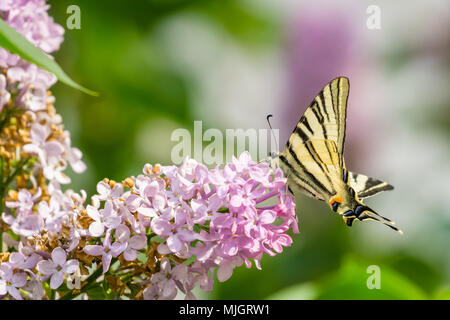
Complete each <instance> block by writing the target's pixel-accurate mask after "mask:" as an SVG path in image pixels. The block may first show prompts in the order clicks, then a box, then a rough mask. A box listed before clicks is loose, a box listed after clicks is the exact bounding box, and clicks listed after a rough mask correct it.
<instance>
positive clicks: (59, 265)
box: [37, 247, 78, 289]
mask: <svg viewBox="0 0 450 320" xmlns="http://www.w3.org/2000/svg"><path fill="white" fill-rule="evenodd" d="M66 259H67V258H66V251H65V250H64V249H62V248H59V247H58V248H55V249H53V251H52V258H51V259H50V260H43V261H40V262H39V263H38V264H37V269H38V270H39V272H40V273H42V274H43V275H44V276H45V278H48V277H51V278H50V288H52V289H57V288H59V286H61V284H62V283H63V281H64V275H65V274H72V273H74V272H75V271H77V269H78V261H77V260H75V259H72V260H69V261H67V260H66Z"/></svg>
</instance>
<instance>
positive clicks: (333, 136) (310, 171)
mask: <svg viewBox="0 0 450 320" xmlns="http://www.w3.org/2000/svg"><path fill="white" fill-rule="evenodd" d="M348 93H349V80H348V78H346V77H338V78H336V79H334V80H332V81H331V82H330V83H328V84H327V85H326V86H325V87H324V88H323V89H322V91H320V92H319V94H318V95H317V96H316V97H315V98H314V100H313V101H312V103H311V104H310V106H309V107H308V109H306V111H305V113H304V115H303V116H302V117H301V118H300V121H299V122H298V123H297V125H296V127H295V129H294V131H293V132H292V134H291V135H290V137H289V139H288V141H287V143H286V146H285V148H284V150H283V151H282V152H280V153H278V154H272V160H271V162H272V166H275V167H280V168H281V169H282V170H283V172H284V174H285V176H286V177H287V178H288V183H287V185H288V188H289V190H290V191H291V193H293V191H292V189H296V190H298V191H300V192H302V193H304V194H306V195H307V196H309V197H312V198H314V199H317V200H320V201H325V202H327V203H328V205H329V206H330V208H331V210H333V211H334V212H336V213H338V214H339V215H340V216H341V217H342V218H343V219H344V221H345V223H346V224H347V225H348V226H352V224H353V222H354V221H355V220H359V221H365V220H373V221H377V222H380V223H382V224H384V225H386V226H388V227H390V228H391V229H394V230H395V231H397V232H399V233H402V231H401V230H400V229H399V228H397V227H396V226H395V223H394V222H393V221H392V220H390V219H388V218H386V217H383V216H381V215H379V214H378V213H376V212H375V211H374V210H372V209H371V208H369V207H368V206H366V205H365V204H364V203H363V202H362V200H363V199H365V198H367V197H371V196H373V195H375V194H377V193H379V192H382V191H387V190H392V189H394V188H393V186H391V185H390V184H388V183H386V182H383V181H381V180H378V179H374V178H370V177H367V176H365V175H363V174H359V173H354V172H351V171H348V170H347V168H346V166H345V162H344V156H343V153H344V141H345V126H346V124H345V122H346V117H347V99H348Z"/></svg>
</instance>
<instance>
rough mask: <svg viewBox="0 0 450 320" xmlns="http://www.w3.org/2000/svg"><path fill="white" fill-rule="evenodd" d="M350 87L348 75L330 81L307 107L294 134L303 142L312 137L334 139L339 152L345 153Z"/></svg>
mask: <svg viewBox="0 0 450 320" xmlns="http://www.w3.org/2000/svg"><path fill="white" fill-rule="evenodd" d="M349 88H350V85H349V81H348V78H346V77H339V78H336V79H334V80H332V81H331V82H330V83H328V84H327V85H326V86H325V87H324V88H323V89H322V91H320V92H319V94H318V95H317V96H316V97H315V98H314V100H313V101H312V102H311V104H310V105H309V107H308V109H306V111H305V113H304V115H303V116H302V117H301V119H300V121H299V122H298V124H297V126H296V127H295V129H294V132H293V133H292V135H294V134H296V135H298V136H299V137H300V139H301V140H303V142H306V141H308V140H311V139H323V140H331V141H334V142H335V143H336V147H337V150H338V153H340V154H343V153H344V141H345V120H346V118H347V99H348V93H349ZM292 135H291V137H292Z"/></svg>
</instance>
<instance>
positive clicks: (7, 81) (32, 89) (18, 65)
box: [0, 0, 64, 111]
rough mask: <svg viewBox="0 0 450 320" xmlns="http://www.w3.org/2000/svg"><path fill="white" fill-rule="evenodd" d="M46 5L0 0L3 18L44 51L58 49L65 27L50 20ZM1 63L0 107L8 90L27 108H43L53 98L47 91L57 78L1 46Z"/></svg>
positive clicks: (34, 1)
mask: <svg viewBox="0 0 450 320" xmlns="http://www.w3.org/2000/svg"><path fill="white" fill-rule="evenodd" d="M48 8H49V6H48V5H47V4H46V1H45V0H9V1H0V14H1V16H2V19H3V20H4V21H5V22H6V23H8V24H9V25H10V26H11V27H13V28H14V29H16V31H18V32H19V33H21V34H22V35H23V36H24V37H25V38H26V39H27V40H28V41H30V42H31V43H33V44H34V45H35V46H37V47H38V48H40V49H42V50H43V51H44V52H46V53H47V54H50V53H51V52H53V51H56V50H58V49H59V46H60V44H61V42H62V41H63V35H64V28H63V27H61V26H60V25H58V24H56V23H54V22H53V18H52V17H50V16H49V15H48V13H47V10H48ZM0 66H1V67H2V68H5V69H7V72H6V77H5V75H0V95H1V96H0V102H1V103H0V110H1V109H2V108H3V106H4V105H5V103H7V101H8V100H9V97H10V93H9V91H10V89H11V88H14V89H15V90H14V91H16V92H14V94H17V98H16V101H17V103H18V104H20V105H21V106H23V107H24V108H26V109H29V110H32V111H37V110H42V109H45V107H46V104H47V103H48V102H50V101H52V99H53V97H51V96H47V90H48V88H50V87H51V86H52V85H53V84H54V83H55V82H56V77H55V76H54V75H52V74H50V73H48V72H46V71H44V70H42V69H40V68H38V67H36V66H35V65H34V64H31V63H29V62H27V61H25V60H23V59H21V58H20V57H18V56H17V55H14V54H11V53H9V52H8V51H7V50H5V49H3V48H0Z"/></svg>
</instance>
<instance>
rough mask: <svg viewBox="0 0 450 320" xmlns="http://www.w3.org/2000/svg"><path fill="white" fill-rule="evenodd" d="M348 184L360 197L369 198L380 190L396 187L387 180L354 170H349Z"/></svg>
mask: <svg viewBox="0 0 450 320" xmlns="http://www.w3.org/2000/svg"><path fill="white" fill-rule="evenodd" d="M348 184H349V185H350V186H351V187H352V188H353V190H355V192H356V193H357V194H358V198H359V199H364V198H368V197H371V196H373V195H375V194H377V193H379V192H382V191H388V190H392V189H394V187H393V186H391V185H390V184H388V183H387V182H384V181H381V180H378V179H374V178H370V177H368V176H365V175H363V174H360V173H354V172H349V181H348Z"/></svg>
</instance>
